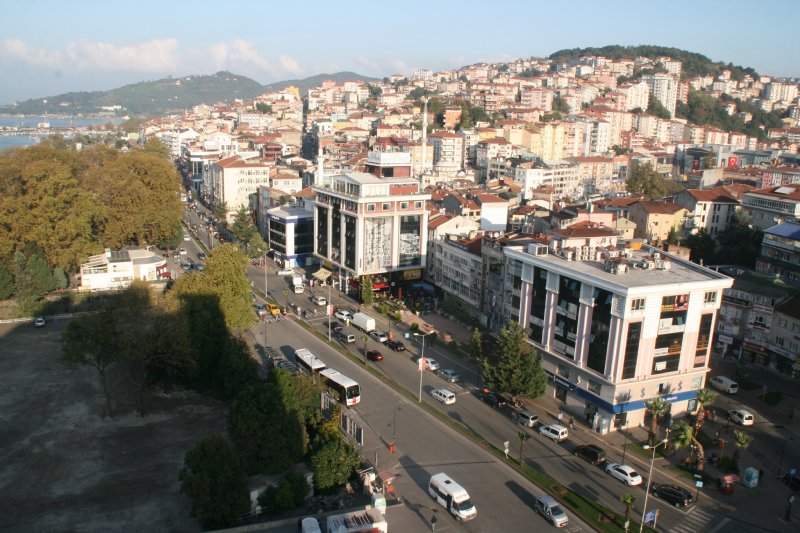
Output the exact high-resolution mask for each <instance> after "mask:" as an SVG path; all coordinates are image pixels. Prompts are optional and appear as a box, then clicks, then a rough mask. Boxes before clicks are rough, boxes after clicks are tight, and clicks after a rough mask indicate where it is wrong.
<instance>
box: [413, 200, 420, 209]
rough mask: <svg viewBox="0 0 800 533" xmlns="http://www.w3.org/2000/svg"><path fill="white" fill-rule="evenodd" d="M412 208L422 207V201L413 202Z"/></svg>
mask: <svg viewBox="0 0 800 533" xmlns="http://www.w3.org/2000/svg"><path fill="white" fill-rule="evenodd" d="M414 209H422V202H414Z"/></svg>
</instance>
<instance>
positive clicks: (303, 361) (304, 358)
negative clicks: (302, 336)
mask: <svg viewBox="0 0 800 533" xmlns="http://www.w3.org/2000/svg"><path fill="white" fill-rule="evenodd" d="M294 361H295V364H296V365H297V368H299V369H300V370H301V371H303V372H305V373H306V374H308V375H309V376H313V375H314V374H317V373H319V372H321V371H323V370H325V369H326V368H328V366H327V365H326V364H325V363H323V362H322V359H320V358H319V357H317V356H316V355H314V354H313V353H311V350H308V349H306V348H300V349H299V350H295V351H294Z"/></svg>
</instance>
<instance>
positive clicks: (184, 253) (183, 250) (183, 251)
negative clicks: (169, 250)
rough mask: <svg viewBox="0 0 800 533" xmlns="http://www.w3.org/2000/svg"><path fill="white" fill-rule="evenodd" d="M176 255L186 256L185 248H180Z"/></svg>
mask: <svg viewBox="0 0 800 533" xmlns="http://www.w3.org/2000/svg"><path fill="white" fill-rule="evenodd" d="M178 253H179V254H181V255H186V248H181V249H180V250H178Z"/></svg>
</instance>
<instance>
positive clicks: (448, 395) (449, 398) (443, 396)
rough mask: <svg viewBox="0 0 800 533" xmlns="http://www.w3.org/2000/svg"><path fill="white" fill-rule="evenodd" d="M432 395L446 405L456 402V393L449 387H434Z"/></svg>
mask: <svg viewBox="0 0 800 533" xmlns="http://www.w3.org/2000/svg"><path fill="white" fill-rule="evenodd" d="M431 396H433V397H434V398H436V399H437V400H439V401H440V402H442V403H443V404H445V405H451V404H454V403H456V395H455V394H453V392H452V391H450V390H447V389H433V390H432V391H431Z"/></svg>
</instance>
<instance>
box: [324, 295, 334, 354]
mask: <svg viewBox="0 0 800 533" xmlns="http://www.w3.org/2000/svg"><path fill="white" fill-rule="evenodd" d="M332 307H333V302H331V284H330V283H328V305H326V306H325V312H326V313H328V342H330V340H331V309H332Z"/></svg>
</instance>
